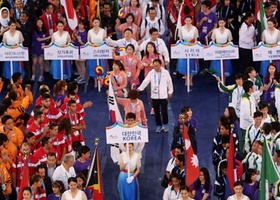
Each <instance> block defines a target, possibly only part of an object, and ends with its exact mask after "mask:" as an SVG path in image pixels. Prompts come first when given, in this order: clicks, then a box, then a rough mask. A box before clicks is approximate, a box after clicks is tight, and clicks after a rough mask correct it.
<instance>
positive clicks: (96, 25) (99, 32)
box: [87, 18, 108, 88]
mask: <svg viewBox="0 0 280 200" xmlns="http://www.w3.org/2000/svg"><path fill="white" fill-rule="evenodd" d="M92 25H93V27H92V29H90V30H89V31H88V36H87V40H88V42H89V43H91V44H92V45H93V46H97V45H98V44H101V43H102V42H103V41H104V39H105V38H106V37H107V33H106V30H105V29H103V28H100V19H98V18H94V19H93V21H92ZM97 65H101V66H102V67H103V69H104V73H106V72H107V70H108V69H107V68H106V63H105V61H104V60H103V59H100V60H99V63H98V60H96V59H93V60H88V61H87V74H88V75H89V76H90V77H94V87H96V88H97V74H96V72H95V70H94V68H95V66H97Z"/></svg>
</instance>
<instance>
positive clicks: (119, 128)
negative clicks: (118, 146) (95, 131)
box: [106, 122, 148, 144]
mask: <svg viewBox="0 0 280 200" xmlns="http://www.w3.org/2000/svg"><path fill="white" fill-rule="evenodd" d="M131 142H148V127H147V126H142V125H140V124H138V123H136V124H134V125H132V126H125V125H122V124H120V123H118V122H117V123H115V124H114V125H112V126H109V127H106V143H107V144H115V143H131Z"/></svg>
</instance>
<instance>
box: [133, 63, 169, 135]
mask: <svg viewBox="0 0 280 200" xmlns="http://www.w3.org/2000/svg"><path fill="white" fill-rule="evenodd" d="M161 65H162V61H161V60H160V59H155V60H154V61H153V70H151V71H150V72H149V73H148V75H147V76H146V78H145V79H144V81H143V82H142V84H141V85H140V86H139V87H138V90H139V91H143V90H144V89H145V88H146V87H147V86H148V85H149V83H150V86H148V87H151V99H152V102H153V108H154V110H155V120H156V126H157V128H156V132H161V130H162V129H163V130H164V132H168V131H169V128H168V112H167V105H168V99H170V98H171V97H172V93H173V84H172V80H171V77H170V75H169V72H168V71H167V70H165V69H164V68H162V67H161ZM160 112H161V113H160ZM160 115H162V118H163V120H162V121H161V116H160Z"/></svg>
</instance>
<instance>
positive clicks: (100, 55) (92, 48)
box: [80, 42, 113, 60]
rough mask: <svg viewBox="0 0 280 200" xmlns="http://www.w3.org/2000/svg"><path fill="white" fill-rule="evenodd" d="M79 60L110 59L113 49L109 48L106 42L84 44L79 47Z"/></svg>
mask: <svg viewBox="0 0 280 200" xmlns="http://www.w3.org/2000/svg"><path fill="white" fill-rule="evenodd" d="M80 51H81V59H86V60H88V59H112V58H113V56H112V51H113V47H111V46H109V45H108V44H107V43H106V42H103V43H101V44H90V43H86V44H85V45H84V46H81V48H80Z"/></svg>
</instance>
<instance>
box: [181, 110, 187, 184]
mask: <svg viewBox="0 0 280 200" xmlns="http://www.w3.org/2000/svg"><path fill="white" fill-rule="evenodd" d="M180 117H181V118H182V121H183V140H184V159H185V175H186V176H185V185H187V173H186V171H187V151H186V144H185V142H186V141H185V138H186V136H185V128H186V127H185V117H186V115H185V114H180Z"/></svg>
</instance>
